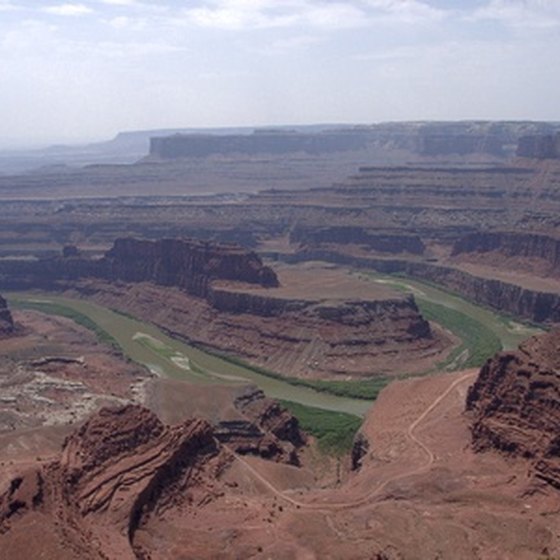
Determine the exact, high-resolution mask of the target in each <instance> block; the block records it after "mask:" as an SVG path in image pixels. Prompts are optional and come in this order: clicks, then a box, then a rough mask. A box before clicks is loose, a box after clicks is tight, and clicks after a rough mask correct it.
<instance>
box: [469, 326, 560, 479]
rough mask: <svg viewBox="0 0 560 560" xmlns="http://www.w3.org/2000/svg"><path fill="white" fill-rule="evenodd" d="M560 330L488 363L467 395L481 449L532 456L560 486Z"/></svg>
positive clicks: (541, 473) (536, 470)
mask: <svg viewBox="0 0 560 560" xmlns="http://www.w3.org/2000/svg"><path fill="white" fill-rule="evenodd" d="M559 370H560V330H556V331H553V332H551V333H547V334H544V335H539V336H536V337H532V338H530V339H529V340H527V341H526V342H524V343H523V344H522V345H521V346H520V347H519V350H518V351H515V352H501V353H499V354H497V355H496V356H495V357H493V358H491V359H490V360H488V361H487V362H486V364H485V365H484V366H483V368H482V369H481V370H480V374H479V377H478V379H477V381H476V383H475V384H474V385H473V386H472V387H471V388H470V390H469V393H468V397H467V410H468V411H471V412H472V413H473V423H472V441H473V445H474V447H475V449H477V450H489V449H495V450H498V451H501V452H504V453H508V454H512V455H515V456H521V457H525V458H527V459H528V460H530V463H531V470H532V472H533V474H534V475H535V476H537V477H538V478H540V479H542V480H544V481H546V482H548V483H549V484H551V485H553V486H555V487H556V488H559V489H560V436H559V428H560V372H559Z"/></svg>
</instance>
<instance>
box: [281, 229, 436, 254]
mask: <svg viewBox="0 0 560 560" xmlns="http://www.w3.org/2000/svg"><path fill="white" fill-rule="evenodd" d="M290 243H301V244H302V245H305V246H307V247H317V246H320V245H323V244H330V243H337V244H341V245H347V244H355V245H361V246H363V247H364V248H366V249H369V250H371V251H373V252H379V253H393V254H397V253H412V254H415V255H421V254H422V253H423V252H424V249H425V247H424V243H422V240H421V239H420V237H419V236H418V235H414V234H407V233H404V232H403V233H394V232H383V231H379V230H375V229H369V228H363V227H356V226H327V227H322V228H318V227H314V226H304V225H298V226H296V227H295V228H294V229H293V230H292V232H291V233H290Z"/></svg>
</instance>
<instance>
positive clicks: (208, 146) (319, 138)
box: [150, 130, 366, 159]
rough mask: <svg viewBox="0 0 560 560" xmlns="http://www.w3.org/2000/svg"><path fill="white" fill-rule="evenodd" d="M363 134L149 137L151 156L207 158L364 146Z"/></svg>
mask: <svg viewBox="0 0 560 560" xmlns="http://www.w3.org/2000/svg"><path fill="white" fill-rule="evenodd" d="M365 140H366V138H365V137H364V135H363V134H361V133H360V132H357V133H355V134H352V133H349V132H346V131H340V132H339V131H334V130H333V131H320V132H317V133H302V132H300V133H298V132H292V131H266V130H265V131H254V132H253V134H237V135H214V134H175V135H173V136H164V137H154V138H151V139H150V155H152V156H157V157H159V158H163V159H175V158H181V157H196V158H200V157H209V156H213V155H231V154H235V155H238V156H239V155H245V156H247V155H258V154H277V155H281V154H292V153H297V152H302V153H306V154H314V155H318V154H328V153H333V152H344V151H349V150H359V149H362V148H364V147H365Z"/></svg>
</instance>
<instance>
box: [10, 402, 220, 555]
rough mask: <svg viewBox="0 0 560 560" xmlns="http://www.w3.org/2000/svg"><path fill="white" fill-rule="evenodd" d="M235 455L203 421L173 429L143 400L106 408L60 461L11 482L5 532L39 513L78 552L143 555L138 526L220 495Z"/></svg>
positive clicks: (75, 436) (66, 547) (55, 535)
mask: <svg viewBox="0 0 560 560" xmlns="http://www.w3.org/2000/svg"><path fill="white" fill-rule="evenodd" d="M228 461H229V459H228V458H227V457H226V455H225V454H224V453H223V452H221V451H220V449H219V447H218V446H217V444H216V442H215V440H214V437H213V433H212V428H211V427H210V425H208V424H207V423H205V422H203V421H201V420H196V419H193V420H188V421H186V422H184V423H183V424H181V425H178V426H174V427H167V426H164V425H163V424H162V423H161V422H160V421H159V420H158V418H157V417H156V416H154V415H153V414H152V413H151V412H150V411H148V410H147V409H144V408H142V407H139V406H133V405H128V406H125V407H123V408H119V409H102V410H100V411H99V412H98V413H97V414H96V415H94V416H93V417H91V418H90V420H89V421H88V422H86V423H85V424H84V425H83V426H82V427H81V428H79V429H78V430H77V431H76V432H74V433H73V434H72V435H71V436H69V437H68V439H67V440H66V442H65V444H64V448H63V451H62V454H61V456H60V458H59V459H57V460H55V461H53V462H51V463H49V464H47V465H45V466H42V467H38V468H35V469H32V470H31V471H29V472H27V473H24V474H22V475H21V476H16V477H15V478H14V479H13V480H12V481H11V483H10V484H9V487H8V489H7V490H6V491H5V492H4V493H3V494H2V495H1V496H0V531H1V532H3V533H7V537H8V538H9V536H10V533H9V531H10V529H11V528H12V526H13V525H14V523H15V522H16V521H17V520H18V518H21V517H22V516H26V515H35V519H36V520H38V523H39V524H42V525H44V529H43V530H44V531H46V532H49V530H50V531H52V536H51V537H50V538H49V539H48V542H51V541H52V540H53V538H58V540H59V543H58V546H60V548H61V550H63V551H64V550H72V552H73V553H74V557H80V558H88V559H89V558H108V557H111V558H116V557H118V558H125V559H128V558H130V559H133V558H143V557H144V556H143V553H142V548H141V546H139V545H136V543H135V533H136V531H137V529H138V528H139V527H140V526H141V525H142V524H143V523H144V522H145V521H146V519H147V518H149V517H150V516H153V515H159V514H160V513H161V512H162V511H165V510H166V509H167V508H169V507H171V506H173V505H178V504H182V505H183V507H189V505H190V504H192V503H193V502H195V501H199V500H201V499H204V500H212V497H213V496H214V495H215V492H216V490H215V487H216V475H217V474H218V473H219V472H220V471H221V470H222V469H223V468H224V466H225V465H227V463H228ZM60 525H62V526H64V530H63V531H62V532H60V531H59V530H58V529H57V526H60ZM16 526H17V525H16ZM61 554H62V553H61ZM51 557H58V556H51ZM60 557H66V556H64V555H62V556H60Z"/></svg>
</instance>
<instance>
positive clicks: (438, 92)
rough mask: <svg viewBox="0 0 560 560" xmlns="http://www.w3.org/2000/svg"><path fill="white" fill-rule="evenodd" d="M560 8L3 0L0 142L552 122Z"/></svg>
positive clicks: (392, 1)
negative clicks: (210, 130)
mask: <svg viewBox="0 0 560 560" xmlns="http://www.w3.org/2000/svg"><path fill="white" fill-rule="evenodd" d="M559 55H560V0H349V1H341V0H192V1H189V0H185V1H180V0H160V1H158V2H152V1H150V0H80V1H76V2H73V1H68V2H64V1H62V2H58V1H56V0H41V1H38V0H21V1H16V0H0V122H1V125H0V146H2V147H6V146H8V145H9V146H14V147H16V146H17V147H21V146H39V145H46V144H49V143H59V142H66V143H75V142H85V141H95V140H105V139H109V138H111V137H113V136H114V135H115V134H116V133H118V132H119V131H128V130H146V129H158V128H182V127H213V126H242V125H243V126H244V125H246V126H267V125H279V124H313V123H350V124H368V123H374V122H383V121H403V120H462V119H495V120H499V119H510V120H526V119H529V120H557V121H560V95H559V94H560V63H559V59H560V56H559Z"/></svg>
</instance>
